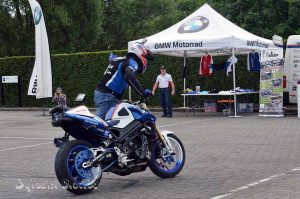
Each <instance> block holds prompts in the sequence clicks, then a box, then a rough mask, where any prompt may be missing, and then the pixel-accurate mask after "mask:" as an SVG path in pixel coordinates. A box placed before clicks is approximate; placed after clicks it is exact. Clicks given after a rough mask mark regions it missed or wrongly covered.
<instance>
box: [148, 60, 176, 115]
mask: <svg viewBox="0 0 300 199" xmlns="http://www.w3.org/2000/svg"><path fill="white" fill-rule="evenodd" d="M170 85H171V88H172V91H171V94H172V95H175V85H174V82H173V79H172V76H171V75H170V74H168V73H167V70H166V68H165V66H161V67H160V75H158V76H157V78H156V82H155V84H154V86H153V89H152V94H153V95H154V94H155V91H156V89H157V87H159V92H160V103H161V107H162V108H163V115H162V117H169V118H171V117H172V99H171V96H170V89H169V87H170Z"/></svg>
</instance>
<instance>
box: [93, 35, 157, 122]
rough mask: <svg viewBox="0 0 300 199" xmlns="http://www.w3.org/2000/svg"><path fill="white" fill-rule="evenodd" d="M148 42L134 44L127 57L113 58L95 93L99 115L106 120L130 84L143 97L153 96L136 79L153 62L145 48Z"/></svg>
mask: <svg viewBox="0 0 300 199" xmlns="http://www.w3.org/2000/svg"><path fill="white" fill-rule="evenodd" d="M145 42H146V40H143V41H142V42H140V43H135V44H133V45H132V46H131V47H130V48H129V51H128V53H127V55H126V57H122V58H120V57H118V58H112V59H111V57H112V56H110V64H109V66H108V67H107V69H106V71H105V72H104V75H103V77H102V79H101V80H100V81H99V83H98V85H97V88H96V90H95V93H94V103H95V105H96V108H97V115H98V116H99V117H101V118H104V117H105V115H106V113H107V112H108V110H109V109H110V108H111V107H114V106H116V104H117V103H118V101H119V100H120V99H121V97H122V95H123V94H124V91H125V89H126V88H127V86H128V84H129V85H130V86H131V87H132V88H133V89H134V90H135V91H136V92H137V93H138V94H140V95H141V96H143V97H149V96H151V91H150V90H149V89H146V90H144V89H143V88H142V86H141V84H140V83H139V81H138V80H137V78H136V75H137V74H141V73H144V72H145V71H146V69H147V61H148V60H150V61H152V60H153V56H152V53H151V51H150V50H149V48H148V47H147V46H145V45H144V44H145Z"/></svg>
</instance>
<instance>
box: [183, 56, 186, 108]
mask: <svg viewBox="0 0 300 199" xmlns="http://www.w3.org/2000/svg"><path fill="white" fill-rule="evenodd" d="M183 54H184V55H183V68H185V66H186V51H183ZM185 89H186V76H184V77H183V93H185ZM183 107H184V108H185V107H186V106H185V95H184V96H183Z"/></svg>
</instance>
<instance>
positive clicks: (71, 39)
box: [0, 0, 300, 57]
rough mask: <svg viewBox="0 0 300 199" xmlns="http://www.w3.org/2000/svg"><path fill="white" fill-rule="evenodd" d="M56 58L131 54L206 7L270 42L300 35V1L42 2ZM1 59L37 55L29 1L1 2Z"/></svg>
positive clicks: (63, 0) (80, 0)
mask: <svg viewBox="0 0 300 199" xmlns="http://www.w3.org/2000/svg"><path fill="white" fill-rule="evenodd" d="M39 3H40V4H41V6H42V9H43V12H44V16H45V22H46V27H47V31H48V36H49V43H50V50H51V52H52V53H67V52H86V51H99V50H111V49H127V42H128V41H131V40H134V39H138V38H142V37H147V36H149V35H152V34H154V33H157V32H159V31H161V30H164V29H165V28H167V27H169V26H171V25H173V24H175V23H176V22H178V21H180V20H182V19H183V18H185V17H186V16H188V15H189V14H191V13H192V12H193V11H195V10H197V9H198V8H199V7H200V6H202V5H203V4H204V3H209V5H211V6H212V7H213V8H214V9H215V10H216V11H217V12H219V13H220V14H222V15H223V16H225V17H226V18H228V19H229V20H231V21H232V22H234V23H235V24H237V25H239V26H241V27H242V28H245V29H246V30H248V31H250V32H252V33H254V34H257V35H259V36H262V37H265V38H269V39H270V38H271V37H272V36H273V35H274V34H277V35H280V36H282V37H283V38H285V39H286V38H287V37H288V36H289V35H292V34H299V32H300V26H299V23H298V21H299V13H300V1H298V0H206V1H205V0H151V1H143V0H102V1H100V0H77V1H74V0H51V1H50V0H48V1H42V0H39ZM0 43H1V46H0V57H4V56H16V55H33V54H34V24H33V19H32V14H31V10H30V7H29V3H28V0H2V1H0Z"/></svg>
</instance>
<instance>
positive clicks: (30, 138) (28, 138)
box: [0, 137, 53, 140]
mask: <svg viewBox="0 0 300 199" xmlns="http://www.w3.org/2000/svg"><path fill="white" fill-rule="evenodd" d="M0 139H24V140H51V139H53V138H32V137H0Z"/></svg>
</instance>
